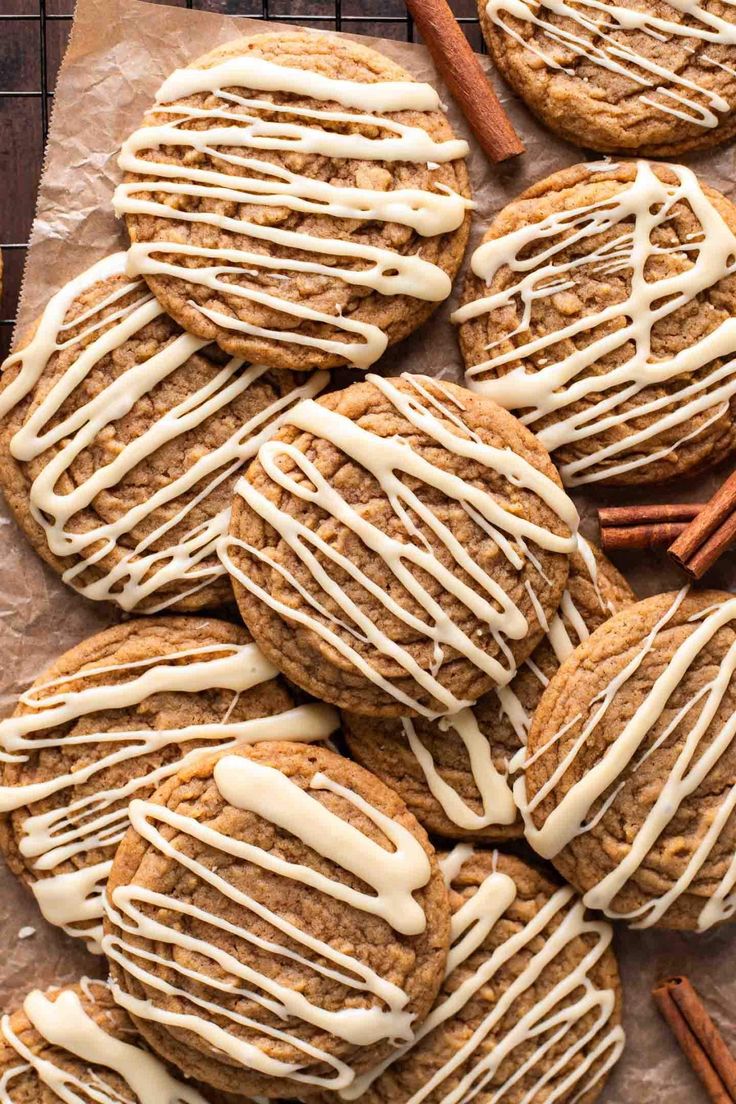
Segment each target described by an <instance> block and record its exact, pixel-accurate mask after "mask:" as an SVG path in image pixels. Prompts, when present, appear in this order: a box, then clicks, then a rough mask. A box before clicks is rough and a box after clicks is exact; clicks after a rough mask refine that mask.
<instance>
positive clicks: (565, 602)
mask: <svg viewBox="0 0 736 1104" xmlns="http://www.w3.org/2000/svg"><path fill="white" fill-rule="evenodd" d="M577 550H578V552H579V553H580V556H581V558H582V560H583V564H584V566H585V570H586V572H587V576H588V579H589V580H590V582H591V583H592V585H593V589H594V591H595V595H596V598H597V600H598V604H599V606H600V608H601V611H602V612H603V613H604V615H605V617H608V615H609V614H611V613H615V608H614V606H613V605H612V603H611V602H610V601H609V602H606V601H605V599H604V597H603V593H602V591H601V587H600V581H599V576H598V564H597V562H596V558H595V554H594V552H593V549H592V548H591V546H590V545H589V544H588V542H587V541H586V540H585V538H584V537H583V536H581V535H580V533H578V548H577ZM589 636H590V630H589V628H588V626H587V625H586V623H585V618H584V617H583V615H582V614H581V612H580V610H579V609H578V608H577V606H576V605H575V602H574V601H573V597H572V594H571V593H570V589H569V587H566V588H565V591H564V593H563V595H562V601H561V602H560V608H559V610H558V612H557V613H555V615H554V617H553V618H552V621H551V622H550V626H549V630H548V632H547V636H546V639H547V641H548V643H549V645H550V647H551V648H552V651H553V652H554V655H555V659H556V660H557V662H558V663H559V664H562V663H564V662H565V660H566V659H567V657H568V656H569V655H572V653H573V651H574V650H575V648H576V647H577V646H578V644H582V642H583V641H584V640H587V639H588V637H589ZM523 666H524V667H525V669H526V670H528V671H531V673H532V674H533V675H534V676H535V678H536V679H537V681H538V682H539V683H540V685H541V686H542V687H545V686H547V683H548V682H549V679H548V678H547V676H546V675H545V674H544V673H543V672H542V671H541V670H540V669H539V667H538V666H537V665H536V664H535V663H534V657H533V655H532V656H531V657H530V658H529V659H528V660H526V661H525V663H524V665H523ZM496 695H497V696H498V700H499V704H500V707H501V712H502V714H503V715H504V716H505V717H506V719H507V720H508V722H509V723H510V724H511V726H512V728H513V730H514V732H515V733H516V735H517V736H518V738H519V743H520V745H521V748H522V758H523V747H524V745H525V744H526V741H527V736H528V735H529V728H530V727H531V723H532V718H531V716H530V715H529V713H527V711H526V709H525V708H524V705H523V703H522V701H521V699H520V698H519V696H518V694H516V693H515V692H514V684H513V682H511V683H509V685H508V686H500V687H499V688H498V689H497V690H496ZM511 766H512V769H513V770H518V769H519V762H518V760H517V759H516V757H515V758H514V759H513V760H512V763H511Z"/></svg>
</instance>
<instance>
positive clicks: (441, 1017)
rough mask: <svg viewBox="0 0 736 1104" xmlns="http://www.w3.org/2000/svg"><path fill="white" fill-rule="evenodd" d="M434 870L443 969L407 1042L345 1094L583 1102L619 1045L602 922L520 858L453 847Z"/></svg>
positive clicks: (606, 928) (379, 1103) (402, 1099)
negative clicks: (444, 922) (449, 926)
mask: <svg viewBox="0 0 736 1104" xmlns="http://www.w3.org/2000/svg"><path fill="white" fill-rule="evenodd" d="M441 864H442V866H443V868H444V870H445V873H446V876H447V880H448V882H449V884H450V904H451V907H452V913H453V917H452V923H453V937H454V948H453V952H452V954H453V959H452V960H451V969H450V971H449V973H448V975H447V977H446V979H445V982H444V985H443V987H442V990H441V991H440V995H439V997H438V998H437V1001H436V1002H435V1005H434V1008H433V1009H432V1012H431V1013H430V1015H429V1016H428V1018H427V1019H426V1020H425V1021H424V1023H423V1024H421V1025H420V1026H419V1027H418V1030H417V1033H416V1039H415V1042H414V1044H413V1045H411V1044H409V1045H408V1046H405V1047H403V1048H402V1050H401V1051H399V1052H398V1054H397V1055H395V1056H394V1057H393V1060H392V1059H390V1058H389V1059H387V1060H385V1061H384V1062H383V1063H381V1064H380V1065H379V1066H378V1067H377V1068H375V1069H373V1070H372V1071H370V1072H369V1073H368V1074H367V1075H365V1076H364V1077H362V1078H360V1079H359V1082H358V1083H357V1084H356V1085H355V1086H354V1090H355V1091H354V1092H351V1093H349V1098H350V1099H354V1098H355V1097H357V1095H358V1093H359V1092H362V1093H363V1095H362V1096H361V1100H363V1101H364V1102H365V1104H389V1102H390V1104H408V1101H410V1100H416V1101H418V1102H426V1104H440V1102H441V1101H443V1100H448V1099H451V1100H465V1099H467V1098H468V1096H469V1095H471V1096H472V1098H473V1099H475V1100H477V1101H478V1104H489V1102H490V1101H501V1100H502V1101H503V1104H523V1102H525V1101H531V1100H542V1099H548V1100H554V1101H555V1102H556V1104H572V1102H573V1101H578V1102H582V1104H592V1102H593V1101H594V1100H595V1099H596V1098H597V1097H598V1095H599V1093H600V1091H601V1089H602V1088H603V1085H604V1083H605V1080H606V1077H607V1074H608V1071H609V1069H610V1068H611V1066H613V1065H614V1063H615V1062H616V1061H617V1060H618V1057H619V1055H620V1054H621V1050H622V1048H623V1043H624V1035H623V1030H622V1028H621V1023H620V1021H621V982H620V980H619V974H618V967H617V963H616V958H615V955H614V952H613V948H612V947H611V936H612V931H611V926H610V925H609V924H606V923H605V922H602V921H600V920H595V919H593V918H592V917H591V916H590V914H589V913H586V910H585V907H584V906H583V904H582V902H581V901H580V900H579V898H577V897H576V895H575V893H574V891H573V890H572V889H571V888H570V886H560V885H557V884H555V883H553V882H552V881H551V880H550V879H549V877H548V876H547V875H546V874H543V873H540V872H539V871H538V870H536V869H535V868H534V867H531V866H529V865H528V864H527V863H526V862H523V861H522V860H521V859H518V858H513V857H511V856H509V855H499V854H498V853H497V852H490V851H473V849H472V847H470V846H468V845H465V844H461V845H459V846H458V847H456V848H455V850H454V851H452V852H450V854H449V855H446V856H445V857H444V859H442V860H441ZM545 1025H546V1026H545Z"/></svg>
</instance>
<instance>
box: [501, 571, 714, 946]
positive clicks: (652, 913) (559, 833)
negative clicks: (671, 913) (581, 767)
mask: <svg viewBox="0 0 736 1104" xmlns="http://www.w3.org/2000/svg"><path fill="white" fill-rule="evenodd" d="M686 594H687V589H685V590H682V591H680V592H679V593H678V595H677V596H676V598H675V599H674V601H673V602H672V604H671V605H670V606H669V608H668V609H667V611H666V612H665V614H664V615H663V616H662V617H661V618H660V619H659V621H658V622H657V623H656V624H655V625H654V627H653V628H652V630H651V631H650V632H649V633H648V635H647V636H646V638H645V639H644V640H643V642H642V644H641V646H640V647H639V648H638V649H637V650H636V652H635V654H634V655H633V657H632V658H631V660H629V662H628V663H627V664H626V665H625V666H624V667H623V668H622V669H621V671H620V672H619V673H618V675H616V676H615V678H613V679H612V680H611V682H610V683H609V684H608V685H607V686H606V687H605V689H604V690H603V691H601V693H600V694H598V695H597V696H596V698H595V699H593V702H592V703H591V707H592V708H591V712H590V717H589V719H588V720H587V721H586V722H585V724H583V725H582V727H581V728H580V732H579V733H578V734H577V735H576V737H575V740H574V743H573V745H572V747H571V748H570V750H569V751H568V752H567V753H566V754H565V755H564V757H562V758H561V760H560V763H559V765H558V766H557V767H556V769H555V770H554V772H553V773H551V774H550V776H549V778H548V779H547V781H546V783H545V785H544V786H543V787H541V788H540V789H539V790H538V791H537V792H536V793H535V794H534V795H533V796H532V797H531V798H529V797H528V796H527V792H526V780H525V778H524V777H523V775H522V776H521V777H520V778H519V779H518V780H517V782H516V783H515V786H514V795H515V797H516V802H517V805H518V806H519V808H520V810H521V812H522V815H523V816H524V821H525V825H526V836H527V839H528V840H529V842H530V843H531V844H532V846H533V847H534V848H535V850H536V851H538V852H539V854H541V855H543V856H544V857H545V858H552V857H554V856H555V855H557V854H559V852H560V851H561V850H562V849H563V848H564V847H566V846H567V844H569V843H570V842H571V841H572V840H573V839H574V838H575V837H577V836H579V835H582V834H583V833H585V832H588V831H590V829H591V828H593V827H595V825H596V824H598V823H599V822H600V820H601V818H602V817H603V816H604V815H605V813H606V811H607V810H608V809H609V808H610V806H611V805H612V804H613V802H614V801H615V799H616V797H617V796H618V794H619V793H620V791H621V789H622V788H623V786H624V785H625V784H626V783H625V781H623V782H619V783H618V784H617V780H618V779H620V777H621V775H622V774H623V773H624V772H626V771H628V772H629V773H634V774H635V772H636V770H637V769H638V768H639V767H640V766H641V764H642V763H643V762H644V761H645V760H646V759H648V758H649V756H650V755H652V754H653V753H654V751H656V749H657V748H658V747H659V746H660V745H661V744H662V742H663V741H664V740H665V739H666V738H667V737H668V736H670V735H671V734H672V733H673V732H675V731H677V732H678V733H679V736H678V748H679V750H678V751H677V754H676V756H675V757H674V758H673V761H672V763H671V765H670V768H669V773H668V774H667V777H666V778H665V780H664V783H663V785H662V788H661V789H660V791H659V793H658V795H657V797H656V800H654V801H653V803H652V805H651V808H649V809H648V810H647V811H646V813H645V815H644V817H643V820H642V823H641V824H640V826H639V828H638V830H637V832H636V834H635V835H634V836H633V838H632V839H630V840H629V841H628V843H627V849H626V854H625V856H624V858H623V859H622V860H621V861H620V862H619V863H618V864H617V865H616V866H615V867H614V868H613V869H612V870H611V871H610V872H609V873H608V874H607V875H605V876H604V877H603V878H602V879H601V881H600V882H599V883H598V884H597V885H596V886H595V887H594V888H592V889H591V890H589V891H588V893H586V895H585V897H584V901H585V902H586V904H587V905H589V906H590V907H591V908H596V909H601V910H602V911H603V912H605V913H606V914H607V915H608V916H611V917H614V918H616V919H627V920H632V921H633V924H632V927H640V928H643V927H650V926H651V925H653V924H656V923H657V922H659V921H661V920H663V918H665V917H666V913H667V910H668V909H669V908H670V906H671V905H672V904H673V902H675V901H676V900H677V899H678V898H679V897H680V896H681V895H682V894H683V893H685V892H687V891H688V890H689V887H690V886H691V885H692V883H693V882H694V880H695V879H696V878H697V877H698V874H699V873H700V871H701V870H702V869H703V867H704V865H705V863H706V862H707V861H708V859H709V856H710V855H711V852H712V851H713V848H714V847H715V846H716V844H717V843H718V839H719V837H720V834H721V831H722V830H723V828H724V826H725V824H726V823H727V821H728V819H729V817H730V816H731V815H732V814H733V812H734V810H735V809H736V786H731V787H730V788H727V789H726V790H725V792H724V793H723V795H722V797H721V799H720V801H719V803H718V804H717V806H716V807H715V809H714V811H713V812H712V814H711V813H709V814H708V826H707V830H706V831H705V832H704V834H703V837H702V839H700V840H699V842H698V845H697V847H696V848H695V849H694V850H693V851H692V852H691V854H690V855H689V856H688V858H687V861H684V860H683V868H682V872H681V873H680V875H679V877H677V878H676V879H675V880H674V881H673V883H672V885H671V887H670V888H669V889H668V890H667V891H666V892H665V893H662V894H661V895H659V896H652V897H651V899H649V900H647V901H646V902H645V903H644V904H643V905H641V906H640V907H639V908H637V909H635V910H632V911H630V912H621V911H619V910H617V909H616V908H615V907H614V904H613V902H614V900H615V898H616V896H617V895H618V894H619V893H620V891H621V890H622V889H623V888H624V886H625V885H626V883H627V882H628V881H629V879H630V878H632V877H634V876H635V875H636V873H637V871H638V870H639V868H640V867H641V865H642V863H643V862H645V860H646V857H647V855H648V853H649V852H650V850H651V849H652V848H653V847H654V846H655V845H656V843H657V840H658V839H659V838H660V837H661V836H662V834H663V833H665V832H666V831H667V828H668V825H669V824H670V823H671V821H672V819H673V818H674V817H675V816H676V814H677V812H678V810H679V808H680V807H681V805H682V804H683V802H687V801H688V800H690V799H691V798H692V795H693V794H694V793H695V791H696V790H697V788H698V787H699V786H700V785H701V784H702V783H703V782H704V780H705V779H706V778H707V777H708V775H709V773H710V772H711V771H712V770H714V769H716V768H717V765H718V763H719V760H720V759H721V757H722V756H723V755H724V754H725V753H726V752H727V751H728V749H729V748H730V746H731V742H732V740H733V738H734V735H735V734H736V716H730V715H729V716H727V717H726V719H725V720H723V721H722V722H718V723H716V721H715V717H716V714H717V712H718V709H719V708H720V707H721V705H722V703H723V699H724V695H725V694H726V693H727V692H728V690H729V687H730V685H731V680H732V678H733V675H734V672H736V645H732V646H731V647H730V648H729V649H728V651H727V653H726V654H725V655H724V656H723V658H722V659H721V661H720V663H719V664H718V666H717V668H716V670H715V673H714V675H713V677H712V678H710V680H709V681H708V682H706V683H704V684H703V685H702V686H701V687H700V688H699V689H698V691H697V692H696V693H695V694H694V695H693V696H692V697H691V698H690V699H689V700H688V701H687V702H686V703H685V705H683V706H682V707H681V708H678V709H677V710H676V711H675V713H674V716H673V717H672V720H670V721H669V722H668V723H667V725H666V726H665V728H664V730H663V731H662V732H661V733H660V734H659V735H658V736H657V739H656V741H655V742H654V743H653V744H652V745H651V746H650V747H649V748H647V747H646V745H647V742H648V740H649V737H650V734H651V732H652V730H653V729H654V727H655V726H656V725H657V724H658V723H659V722H660V721H661V718H662V716H663V713H664V711H665V710H666V709H667V707H668V704H669V702H670V698H671V696H672V694H673V693H674V692H675V691H676V690H677V688H678V686H679V685H680V683H681V682H682V680H683V678H685V677H686V676H687V674H688V672H689V671H690V669H691V668H692V667H693V665H696V664H697V663H698V658H699V656H700V653H701V651H702V650H703V648H705V647H707V646H708V644H709V643H710V641H711V640H712V639H713V637H714V636H715V634H716V633H717V632H718V630H719V629H720V628H721V627H722V626H724V625H728V624H730V623H731V622H733V621H734V620H736V598H732V599H728V600H726V601H724V602H721V603H719V604H718V605H716V606H714V607H711V608H710V609H708V610H704V611H702V612H701V613H699V614H698V615H696V618H691V620H692V621H693V623H694V624H695V628H694V629H693V631H692V632H691V633H690V634H689V635H688V636H687V637H686V638H685V639H684V640H683V641H682V642H681V643H680V644H679V645H678V646H677V648H676V649H675V651H674V653H673V655H672V656H671V657H670V659H669V660H668V662H667V664H666V666H665V667H664V668H663V670H662V671H661V673H660V674H659V676H658V677H657V679H656V681H655V682H654V684H653V686H652V688H651V690H650V691H649V692H648V693H647V694H646V696H645V697H644V698H643V700H642V701H641V702H640V704H639V705H638V706H637V708H636V711H635V712H634V714H633V715H632V716H631V718H630V719H629V721H628V722H627V723H626V724H625V725H624V726H623V727H622V729H621V731H620V733H619V734H618V735H617V736H616V738H615V739H614V740H613V742H612V743H611V744H610V745H609V746H608V747H607V748H606V751H605V752H604V754H603V755H602V756H601V757H600V758H599V759H598V760H597V762H595V763H593V764H592V765H590V766H589V767H588V768H587V769H586V771H585V773H584V774H583V776H582V777H581V778H580V779H579V780H578V781H576V782H575V783H574V784H573V785H572V786H571V787H570V789H569V790H568V791H567V793H566V794H565V795H564V796H563V797H562V798H561V800H560V801H559V803H558V804H557V805H556V807H555V808H554V810H553V811H552V812H551V813H550V815H549V816H548V817H547V818H546V819H545V821H544V823H543V824H542V826H541V827H537V826H536V825H535V823H534V819H533V814H534V811H535V809H537V808H538V806H539V804H540V802H541V801H543V800H544V799H545V797H546V796H547V795H548V794H549V793H551V792H552V791H553V789H554V788H555V786H557V784H558V783H559V782H560V781H561V779H562V778H563V776H564V775H565V773H566V772H567V770H568V769H569V768H570V767H571V766H573V765H574V763H575V760H576V758H577V756H578V755H579V753H580V751H581V750H582V749H583V748H584V746H585V743H586V741H587V739H588V738H589V736H590V734H591V733H592V732H593V730H594V728H595V727H596V726H597V725H598V724H600V723H601V722H602V721H603V720H604V718H605V716H606V713H607V712H608V710H609V708H610V707H611V705H612V704H613V702H614V701H615V700H616V698H617V695H618V694H619V692H620V691H622V690H624V688H625V686H626V684H627V682H628V681H629V680H630V679H631V678H633V677H635V676H636V673H637V671H638V670H639V668H640V667H641V664H642V663H643V662H644V660H645V658H646V657H647V655H649V654H650V653H651V652H652V650H653V649H654V648H655V647H656V644H657V637H658V636H659V634H660V633H661V632H663V631H664V630H665V629H666V628H667V626H668V625H669V623H670V621H671V620H672V618H673V617H674V616H675V614H676V612H677V610H678V609H679V608H680V605H681V604H682V601H683V599H684V598H685V595H686ZM693 711H694V720H690V719H689V718H690V714H691V712H693ZM581 720H582V718H581V716H576V717H574V718H573V719H572V720H571V721H570V722H569V723H568V724H566V725H565V726H564V728H563V729H561V730H560V731H559V732H557V733H555V734H554V736H552V737H551V738H550V740H548V741H547V742H546V743H545V744H543V745H542V746H541V747H539V748H538V749H536V750H535V752H534V754H533V755H532V756H531V757H530V758H528V759H527V763H526V766H527V767H528V766H529V765H530V764H531V763H533V762H535V761H536V759H538V758H539V757H540V756H541V755H543V754H544V753H545V751H547V750H548V749H549V747H550V746H551V745H552V744H553V743H555V742H556V741H558V740H559V739H560V738H561V737H562V736H563V735H565V734H566V733H567V732H568V731H569V730H570V728H572V727H573V726H575V725H576V724H578V723H579V722H580V721H581ZM719 786H720V784H719ZM612 787H613V789H612ZM609 791H610V793H609ZM599 802H601V804H600V805H599V804H598V803H599ZM596 805H598V808H597V811H596V812H595V814H593V812H592V811H593V809H594V807H595V806H596ZM678 861H679V860H678ZM734 887H736V856H734V858H733V859H732V860H731V862H730V863H729V864H728V865H727V867H726V869H725V872H724V873H723V875H722V877H721V878H720V880H719V881H718V883H717V885H716V886H715V888H714V889H713V891H712V892H711V893H710V895H709V897H708V900H707V901H706V903H705V905H704V906H703V908H702V910H701V913H700V916H699V918H698V928H699V930H700V931H704V930H705V929H707V928H710V927H712V926H713V925H714V924H717V923H720V922H721V921H723V920H726V919H728V918H729V917H730V916H731V915H732V914H733V912H734V909H736V893H734Z"/></svg>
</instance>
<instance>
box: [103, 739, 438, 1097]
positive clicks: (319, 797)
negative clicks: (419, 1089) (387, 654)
mask: <svg viewBox="0 0 736 1104" xmlns="http://www.w3.org/2000/svg"><path fill="white" fill-rule="evenodd" d="M131 824H132V827H131V830H130V831H129V833H128V835H127V836H126V838H125V839H124V841H123V842H122V844H121V845H120V848H119V850H118V853H117V856H116V858H115V863H114V866H113V870H112V873H111V875H110V880H109V882H108V887H107V905H106V907H107V919H106V922H105V937H104V940H103V948H104V951H105V953H106V955H107V956H108V960H109V962H110V969H111V971H112V978H113V989H114V994H115V999H116V1000H117V1001H118V1003H119V1004H121V1005H122V1006H123V1007H124V1008H125V1009H126V1010H127V1011H128V1012H129V1013H130V1014H131V1016H132V1017H133V1019H134V1020H135V1022H136V1024H137V1026H138V1028H139V1030H140V1031H141V1033H142V1034H143V1036H144V1038H146V1039H147V1040H148V1041H149V1042H150V1044H151V1045H152V1046H153V1048H154V1049H155V1050H156V1051H157V1053H159V1054H161V1055H163V1056H164V1057H167V1058H169V1059H171V1060H172V1061H173V1062H175V1063H176V1065H177V1066H178V1067H179V1068H181V1069H182V1070H184V1072H185V1073H187V1074H188V1075H190V1076H193V1077H197V1078H200V1079H202V1080H204V1081H206V1082H207V1083H209V1084H212V1085H214V1086H215V1087H216V1088H221V1089H224V1090H226V1091H233V1092H235V1091H237V1092H240V1093H243V1092H245V1093H258V1094H259V1095H267V1096H289V1095H293V1094H294V1092H296V1091H299V1089H300V1087H301V1088H302V1089H303V1091H308V1092H309V1091H311V1092H313V1091H314V1090H315V1089H316V1088H330V1089H341V1088H346V1087H347V1086H348V1085H350V1084H351V1083H352V1081H353V1080H354V1077H355V1075H356V1073H359V1072H360V1071H362V1070H364V1069H366V1068H367V1067H368V1066H370V1065H371V1064H372V1063H373V1062H375V1061H379V1060H380V1059H381V1058H382V1057H384V1056H385V1055H386V1054H388V1053H390V1052H391V1051H392V1050H393V1049H394V1048H395V1047H396V1046H397V1045H399V1043H400V1042H401V1041H402V1040H406V1039H409V1038H411V1036H412V1031H413V1030H414V1028H415V1027H416V1025H417V1023H419V1022H421V1020H422V1019H424V1017H425V1016H426V1015H427V1013H428V1012H429V1009H430V1008H431V1005H432V1002H433V1000H434V998H435V996H436V994H437V992H438V990H439V987H440V985H441V982H442V977H443V973H444V969H445V962H446V957H447V950H448V943H449V935H450V932H449V903H448V898H447V890H446V888H445V884H444V881H443V878H442V874H441V872H440V870H439V867H438V865H437V861H436V858H435V855H434V850H433V848H432V847H431V845H430V843H429V841H428V839H427V837H426V835H425V833H424V831H423V829H422V828H421V827H420V826H419V824H418V823H417V822H416V820H415V819H414V817H413V816H412V815H411V814H410V813H409V812H408V810H407V809H406V807H405V806H404V804H403V803H402V802H401V800H400V799H399V798H398V797H397V796H396V794H394V793H393V792H392V791H391V790H389V789H388V788H387V787H386V786H384V785H383V783H381V782H379V781H378V779H376V778H374V777H373V775H371V774H369V773H368V771H365V770H363V768H362V767H359V766H357V765H356V764H355V763H351V762H350V761H349V760H347V759H343V758H342V757H341V756H339V755H336V754H335V753H334V752H332V751H328V750H327V749H326V748H322V747H307V746H303V745H298V744H293V743H283V744H279V743H276V744H269V745H266V744H259V745H258V746H256V747H253V748H248V749H238V750H237V752H234V753H232V754H227V753H226V754H224V755H220V756H217V757H212V758H210V759H207V760H199V762H197V763H195V764H194V765H192V766H190V767H188V768H187V769H186V770H184V771H182V772H181V773H180V774H179V775H178V776H177V777H175V778H173V779H171V780H170V781H168V782H167V783H165V784H164V785H163V786H162V787H161V788H160V789H159V790H158V791H157V793H156V794H155V795H154V797H153V798H152V799H151V800H149V801H146V802H143V801H136V802H134V803H133V805H132V807H131Z"/></svg>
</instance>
